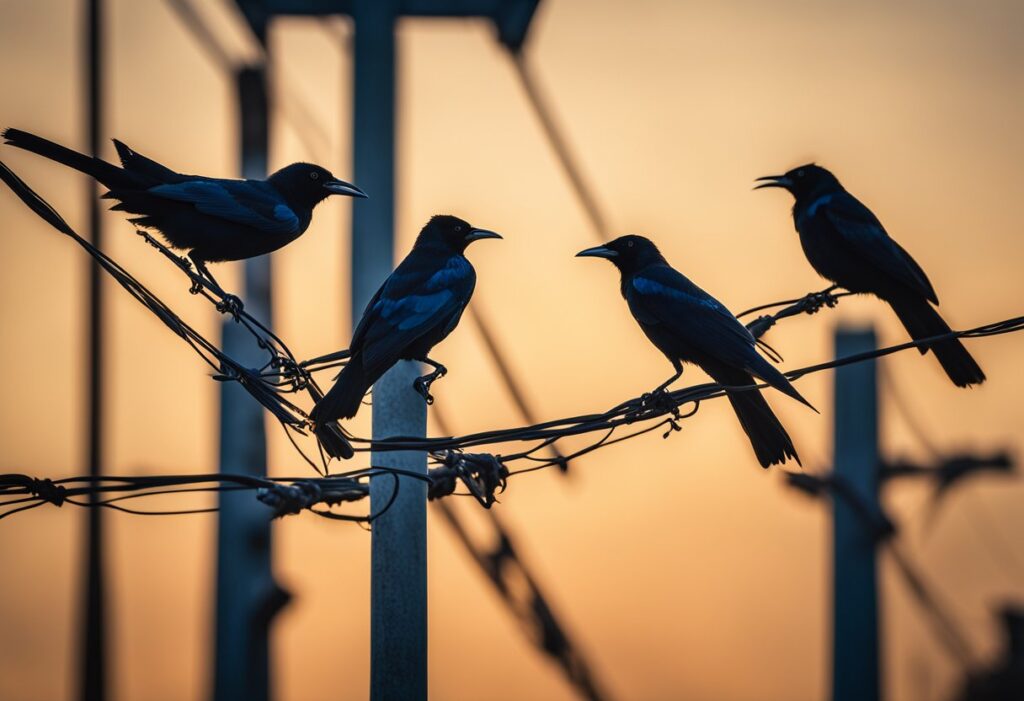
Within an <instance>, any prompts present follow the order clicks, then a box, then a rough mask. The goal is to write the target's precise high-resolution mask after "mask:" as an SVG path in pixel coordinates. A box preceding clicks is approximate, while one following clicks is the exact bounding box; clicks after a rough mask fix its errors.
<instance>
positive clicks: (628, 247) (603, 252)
mask: <svg viewBox="0 0 1024 701" xmlns="http://www.w3.org/2000/svg"><path fill="white" fill-rule="evenodd" d="M576 257H577V258H607V259H608V260H609V261H611V262H612V264H614V265H615V267H616V268H618V269H619V270H621V271H622V272H623V273H626V274H628V273H632V272H635V271H637V270H641V269H642V268H644V267H646V266H648V265H651V264H653V263H664V262H665V258H664V257H663V256H662V255H661V251H659V250H658V247H657V246H655V245H654V242H653V241H651V240H650V239H648V238H645V237H643V236H637V235H636V234H628V235H626V236H620V237H619V238H617V239H615V240H613V241H609V242H608V243H606V244H604V245H603V246H594V247H593V248H587V249H585V250H583V251H580V252H579V253H577V254H576Z"/></svg>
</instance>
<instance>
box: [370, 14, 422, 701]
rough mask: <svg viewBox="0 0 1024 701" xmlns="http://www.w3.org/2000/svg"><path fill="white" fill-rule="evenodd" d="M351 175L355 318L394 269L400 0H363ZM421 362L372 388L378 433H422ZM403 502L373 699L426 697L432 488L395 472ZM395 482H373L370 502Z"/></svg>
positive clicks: (383, 560) (389, 526) (385, 543)
mask: <svg viewBox="0 0 1024 701" xmlns="http://www.w3.org/2000/svg"><path fill="white" fill-rule="evenodd" d="M353 5H354V6H353V18H354V19H355V28H356V31H355V69H354V70H355V76H354V81H353V83H354V85H353V90H354V106H355V115H354V118H353V126H354V134H353V154H354V164H353V165H354V167H353V175H354V178H355V182H357V183H361V185H360V187H362V188H364V189H365V190H366V191H367V192H369V193H370V198H369V199H368V200H366V201H365V202H359V203H358V204H357V205H356V206H353V207H352V319H353V322H354V321H355V320H357V319H358V318H359V316H360V315H361V314H362V312H363V309H364V308H365V307H366V305H367V303H369V301H370V298H371V297H373V294H374V293H375V292H376V291H377V288H378V287H379V286H380V284H381V283H382V282H383V281H384V278H386V277H387V275H388V274H389V273H390V272H391V270H392V268H393V267H394V260H395V245H394V228H395V215H394V199H395V33H394V24H395V19H396V9H397V8H396V7H395V3H393V2H391V1H390V0H357V1H356V2H355V3H353ZM420 374H422V373H421V367H420V365H419V363H413V362H408V361H403V362H400V363H399V364H398V365H396V366H395V367H394V368H392V369H391V370H390V371H389V372H387V373H386V374H385V375H384V376H383V377H382V378H381V379H380V380H378V381H377V384H376V385H374V388H373V437H374V438H375V439H381V438H388V437H392V436H425V435H426V430H427V406H426V403H425V402H424V401H423V398H422V397H420V396H419V395H417V394H416V393H415V392H414V391H413V389H412V384H413V381H414V380H415V379H416V377H417V376H419V375H420ZM371 462H372V464H373V465H386V466H389V467H401V468H404V469H406V470H412V471H415V472H421V473H423V474H424V475H425V474H426V473H427V456H426V454H425V453H422V452H411V451H410V452H404V451H403V452H401V453H373V454H372V456H371ZM398 479H400V481H401V487H400V491H399V494H398V499H397V500H396V501H395V503H394V504H393V505H392V506H391V508H390V509H389V510H388V512H387V513H385V514H384V515H383V516H381V517H380V518H379V519H377V520H376V521H375V522H374V524H373V533H372V548H371V552H372V555H371V565H370V566H371V581H370V608H371V614H370V698H371V699H372V700H373V701H385V700H388V699H410V700H415V699H426V698H427V487H426V484H425V483H424V482H421V481H419V480H414V479H411V478H408V477H401V478H398ZM394 488H395V482H394V480H393V479H392V478H391V477H389V476H380V477H374V478H372V479H371V480H370V507H371V509H373V510H374V511H379V510H380V509H383V508H384V506H385V505H386V504H387V502H388V500H389V498H390V497H391V492H392V490H393V489H394Z"/></svg>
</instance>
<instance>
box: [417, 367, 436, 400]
mask: <svg viewBox="0 0 1024 701" xmlns="http://www.w3.org/2000/svg"><path fill="white" fill-rule="evenodd" d="M434 379H435V378H433V377H430V376H429V375H428V376H427V377H417V378H416V380H415V382H413V383H412V388H413V389H414V390H416V394H418V395H420V396H421V397H423V401H425V402H426V403H427V405H428V406H429V405H431V404H433V403H434V397H433V395H431V394H430V385H431V383H432V382H433V381H434Z"/></svg>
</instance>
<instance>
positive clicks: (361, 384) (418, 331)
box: [311, 215, 501, 457]
mask: <svg viewBox="0 0 1024 701" xmlns="http://www.w3.org/2000/svg"><path fill="white" fill-rule="evenodd" d="M500 238H501V236H499V235H498V234H496V233H494V232H493V231H487V230H485V229H477V228H475V227H473V226H470V225H469V224H468V223H467V222H465V221H463V220H462V219H459V218H458V217H453V216H448V215H437V216H435V217H432V218H431V219H430V221H429V222H427V225H426V226H424V227H423V230H422V231H420V234H419V236H418V237H417V238H416V243H415V244H414V245H413V247H412V251H410V252H409V255H407V256H406V257H405V260H403V261H402V262H401V263H400V264H399V265H398V267H397V268H395V270H394V272H392V273H391V275H389V276H388V279H387V280H385V281H384V284H383V285H381V287H380V289H379V290H377V293H376V294H375V295H374V296H373V299H371V300H370V303H369V304H368V305H367V306H366V311H364V312H363V316H362V318H361V319H360V320H359V324H358V325H357V326H356V330H355V332H354V333H353V334H352V343H351V344H350V345H349V351H350V352H351V355H350V356H349V360H348V363H347V364H346V365H345V367H344V368H343V369H342V371H341V373H340V374H339V375H338V378H337V381H336V382H335V383H334V386H333V387H331V389H330V391H329V392H327V394H326V395H325V396H324V398H323V399H322V400H320V401H319V402H318V403H317V405H316V407H315V408H314V409H313V413H312V414H311V418H312V419H313V421H314V422H315V423H316V425H317V435H318V436H321V437H322V438H324V437H325V436H324V433H325V429H327V428H328V426H329V423H328V422H332V421H336V420H337V419H350V418H352V417H353V416H355V415H356V412H357V411H359V404H360V403H361V402H362V400H363V395H364V394H366V391H367V390H368V389H370V387H371V386H373V383H375V382H376V381H377V380H378V379H379V378H380V376H381V375H383V374H384V373H385V372H387V371H388V370H389V369H390V368H391V366H393V365H394V364H395V363H397V362H398V361H399V360H419V361H421V362H423V363H426V364H427V365H430V366H431V367H433V368H434V372H432V373H430V374H429V375H425V376H423V377H421V378H418V379H417V380H416V383H415V385H414V387H415V389H416V391H417V392H419V393H420V394H421V395H423V398H424V399H425V400H426V401H427V403H428V404H430V403H432V402H433V398H432V397H431V396H430V385H431V383H433V382H434V380H436V379H437V378H439V377H441V376H443V375H444V374H445V373H447V369H446V368H445V367H444V366H443V365H441V364H440V363H437V362H435V361H433V360H431V359H430V358H428V357H427V355H428V354H429V353H430V350H431V349H432V348H433V347H434V346H435V345H436V344H438V343H440V342H441V341H442V340H444V338H445V337H446V336H447V335H448V334H450V333H451V332H452V331H453V330H454V329H455V327H456V326H457V325H458V323H459V318H460V317H461V316H462V311H463V310H464V309H465V308H466V305H467V304H469V299H470V297H472V296H473V288H474V287H475V286H476V271H474V270H473V266H472V265H471V264H470V262H469V261H468V260H467V259H466V256H465V255H464V253H465V250H466V247H467V246H468V245H469V244H471V243H472V242H473V241H477V240H479V239H500ZM321 442H322V443H324V447H325V448H327V449H328V452H331V454H332V455H334V452H332V451H331V449H330V447H329V446H328V445H327V442H326V441H324V440H321ZM334 457H343V455H334Z"/></svg>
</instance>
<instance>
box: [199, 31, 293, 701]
mask: <svg viewBox="0 0 1024 701" xmlns="http://www.w3.org/2000/svg"><path fill="white" fill-rule="evenodd" d="M258 36H259V37H260V38H261V39H262V34H258ZM236 81H237V85H238V112H239V129H240V132H241V133H240V137H241V139H240V141H241V143H240V146H241V168H242V176H243V177H246V178H264V177H266V174H267V147H268V141H269V125H268V114H269V110H268V105H267V75H266V70H265V67H264V66H259V67H255V68H242V69H240V70H239V71H238V73H237V75H236ZM244 266H245V281H244V286H243V293H242V294H243V299H244V302H245V309H246V311H247V312H249V313H250V314H252V315H253V316H254V317H256V318H257V319H259V320H260V321H262V322H263V323H264V324H266V325H268V326H269V325H270V323H271V318H270V311H271V297H270V257H269V256H260V257H258V258H251V259H249V260H247V261H245V262H244ZM223 345H224V351H225V352H226V353H228V354H229V355H231V356H232V357H234V358H237V359H238V360H239V361H241V362H242V363H244V364H245V365H247V366H250V367H258V366H259V365H261V364H262V363H263V362H265V360H266V353H265V351H262V350H260V349H259V348H258V347H257V346H256V344H255V343H254V342H253V339H252V337H251V336H250V335H249V334H248V333H246V332H245V331H244V330H243V329H242V327H241V326H240V325H239V324H238V323H236V322H235V321H234V320H233V319H227V320H226V321H225V322H224V324H223ZM220 417H221V418H220V471H221V472H230V473H235V474H246V475H253V476H257V477H262V476H263V475H265V474H266V472H267V442H266V429H265V425H264V416H263V408H262V407H261V406H260V405H259V404H257V403H256V402H254V401H253V400H252V397H250V396H249V394H248V392H246V391H245V390H244V389H243V388H242V387H241V386H239V385H238V384H236V383H234V382H224V383H221V394H220ZM219 499H220V512H219V513H218V517H217V605H216V631H215V635H216V658H215V662H214V675H213V680H214V681H213V699H214V701H267V700H268V699H269V698H270V663H269V660H270V654H269V642H268V640H269V635H268V634H269V627H270V622H271V619H272V618H273V617H274V615H275V614H276V613H277V612H278V611H280V609H281V607H282V606H284V605H285V604H286V603H287V602H288V598H289V595H288V593H287V592H286V591H284V590H283V589H281V587H279V586H278V584H277V582H276V581H274V576H273V573H272V570H271V554H272V553H271V526H270V520H269V518H268V517H267V510H266V508H265V507H263V505H262V504H260V503H259V502H258V501H256V500H255V499H253V498H252V495H251V494H247V493H244V492H220V493H219Z"/></svg>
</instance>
